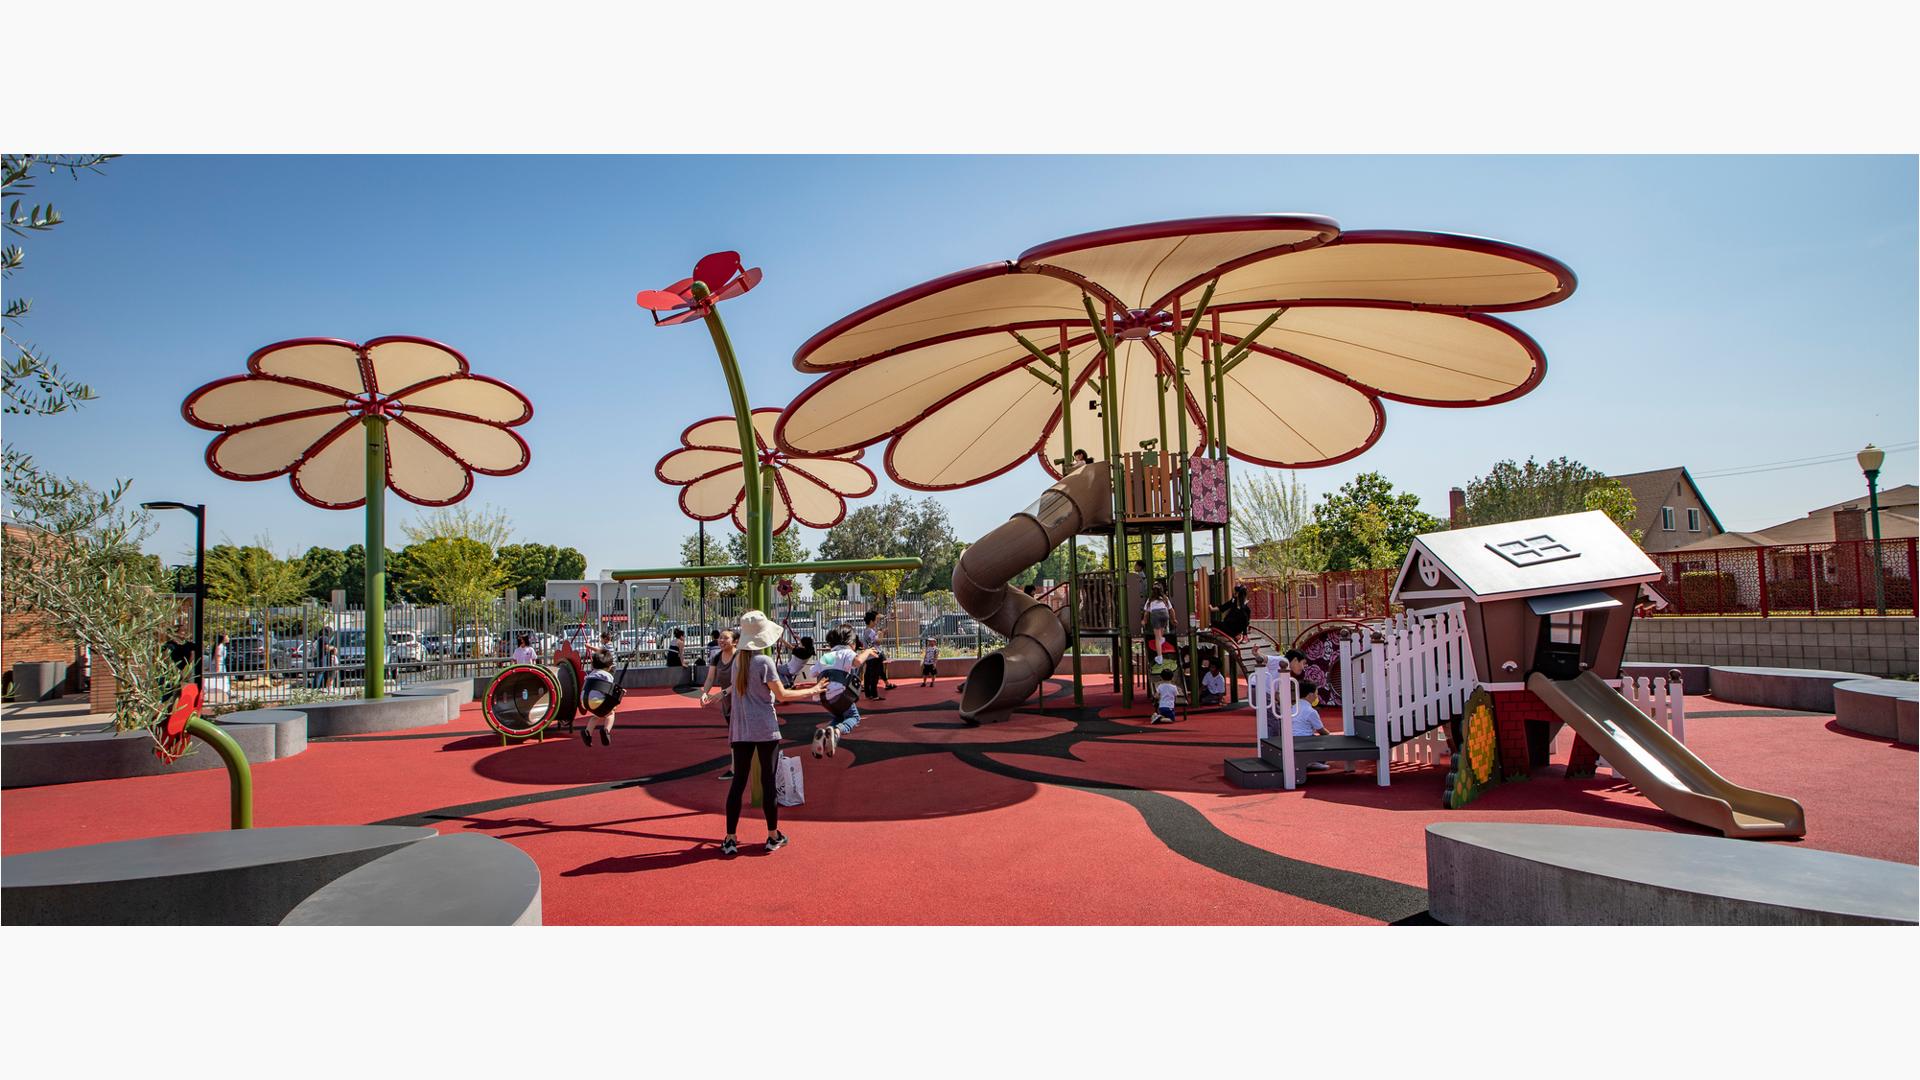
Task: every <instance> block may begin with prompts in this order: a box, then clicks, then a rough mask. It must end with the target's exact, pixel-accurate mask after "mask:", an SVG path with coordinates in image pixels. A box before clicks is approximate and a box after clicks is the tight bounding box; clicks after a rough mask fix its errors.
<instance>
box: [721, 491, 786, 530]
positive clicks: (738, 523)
mask: <svg viewBox="0 0 1920 1080" xmlns="http://www.w3.org/2000/svg"><path fill="white" fill-rule="evenodd" d="M767 516H768V525H767V527H768V528H770V529H772V530H773V531H774V532H775V533H783V532H785V531H787V526H788V525H789V524H791V523H792V521H793V512H792V511H791V510H789V509H788V508H787V503H786V500H785V499H782V498H780V496H779V494H778V492H777V490H776V493H775V495H774V498H773V505H772V506H769V507H768V508H767ZM733 524H734V527H736V528H738V529H739V530H740V531H741V532H746V531H747V502H746V500H745V499H742V500H740V502H738V503H736V504H735V505H734V508H733Z"/></svg>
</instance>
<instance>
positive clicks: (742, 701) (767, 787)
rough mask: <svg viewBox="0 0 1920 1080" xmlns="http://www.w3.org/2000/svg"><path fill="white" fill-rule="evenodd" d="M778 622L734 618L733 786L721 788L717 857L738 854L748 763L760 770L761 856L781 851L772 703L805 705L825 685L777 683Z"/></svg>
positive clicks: (757, 616) (751, 615) (760, 616)
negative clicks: (723, 808) (723, 818)
mask: <svg viewBox="0 0 1920 1080" xmlns="http://www.w3.org/2000/svg"><path fill="white" fill-rule="evenodd" d="M784 632H785V631H784V630H782V628H781V626H780V624H779V623H777V622H774V621H773V620H772V619H769V618H767V616H766V615H765V614H764V613H762V612H759V611H749V612H747V613H746V614H745V615H742V616H740V629H739V630H738V632H737V633H736V634H735V637H736V639H737V641H738V644H739V652H738V653H737V655H736V656H735V657H734V659H733V661H732V664H731V666H732V668H733V682H732V690H733V692H732V693H731V694H730V695H728V698H729V707H728V710H727V742H728V743H729V744H730V745H731V747H732V749H733V769H732V772H733V783H732V784H730V785H728V787H727V835H726V839H724V840H722V841H720V854H722V855H738V854H739V853H740V843H739V841H738V840H737V839H736V838H735V835H734V834H735V833H736V832H737V831H738V829H739V827H740V802H741V799H742V797H743V796H744V795H745V794H746V791H747V776H748V774H749V773H750V772H751V771H752V766H753V764H754V762H756V761H758V763H759V765H760V804H761V809H762V811H763V812H764V813H765V814H766V819H767V851H768V852H769V853H771V852H775V851H778V850H780V849H781V848H783V847H785V846H786V843H787V837H786V834H785V833H782V832H781V831H780V800H779V799H778V798H777V797H776V796H775V793H774V757H775V754H776V752H777V751H778V750H779V748H780V717H779V714H778V713H777V712H776V711H775V709H774V705H775V703H776V702H794V701H811V700H814V699H816V698H818V697H819V696H820V693H821V691H822V690H824V689H825V688H826V684H825V683H822V684H821V685H820V686H817V687H814V688H811V689H807V690H789V689H787V688H786V687H785V686H783V685H781V683H780V673H779V672H778V671H777V670H775V668H774V665H773V657H771V656H769V655H767V653H768V650H770V649H772V648H773V646H774V644H775V643H776V642H778V641H779V640H780V637H781V635H782V634H783V633H784Z"/></svg>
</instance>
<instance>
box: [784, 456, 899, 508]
mask: <svg viewBox="0 0 1920 1080" xmlns="http://www.w3.org/2000/svg"><path fill="white" fill-rule="evenodd" d="M787 464H788V467H789V469H790V470H791V469H798V470H799V471H801V472H804V473H806V474H807V476H809V477H810V478H812V479H813V480H816V481H818V482H819V483H822V484H825V485H826V486H827V487H828V488H829V489H830V490H832V491H833V492H834V493H835V494H837V495H842V496H845V497H846V498H849V499H859V498H864V497H865V496H868V495H871V494H873V490H874V488H875V487H877V486H878V481H877V480H876V479H875V477H874V475H873V472H872V470H870V469H868V468H867V467H866V466H864V465H861V464H859V463H858V462H853V461H846V460H843V459H840V458H824V457H802V458H794V459H792V460H791V461H789V462H788V463H787Z"/></svg>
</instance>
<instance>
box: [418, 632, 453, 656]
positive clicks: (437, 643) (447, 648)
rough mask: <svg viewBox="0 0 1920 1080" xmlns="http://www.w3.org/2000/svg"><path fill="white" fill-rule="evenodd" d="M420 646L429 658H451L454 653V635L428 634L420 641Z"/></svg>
mask: <svg viewBox="0 0 1920 1080" xmlns="http://www.w3.org/2000/svg"><path fill="white" fill-rule="evenodd" d="M420 646H421V648H423V649H425V650H426V653H427V655H428V656H450V655H452V653H453V635H452V634H428V635H427V636H426V637H423V638H421V639H420Z"/></svg>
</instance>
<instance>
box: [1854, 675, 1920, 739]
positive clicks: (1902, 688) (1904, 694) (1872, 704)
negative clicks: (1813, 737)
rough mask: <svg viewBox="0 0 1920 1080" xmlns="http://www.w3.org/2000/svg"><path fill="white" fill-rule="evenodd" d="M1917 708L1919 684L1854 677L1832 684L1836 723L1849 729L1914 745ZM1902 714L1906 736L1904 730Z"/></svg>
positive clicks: (1919, 707) (1919, 691) (1918, 707)
mask: <svg viewBox="0 0 1920 1080" xmlns="http://www.w3.org/2000/svg"><path fill="white" fill-rule="evenodd" d="M1916 710H1920V683H1910V682H1905V681H1903V680H1899V679H1855V680H1853V681H1851V682H1841V683H1835V684H1833V718H1834V722H1835V723H1837V724H1839V725H1840V726H1841V727H1843V728H1846V729H1847V730H1848V731H1857V732H1860V733H1861V734H1862V735H1877V736H1879V737H1880V738H1882V739H1893V740H1895V741H1897V742H1902V743H1906V744H1908V745H1912V743H1913V736H1914V730H1913V729H1914V716H1915V713H1916ZM1903 713H1904V714H1905V735H1904V736H1903V735H1902V733H1901V727H1902V714H1903Z"/></svg>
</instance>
